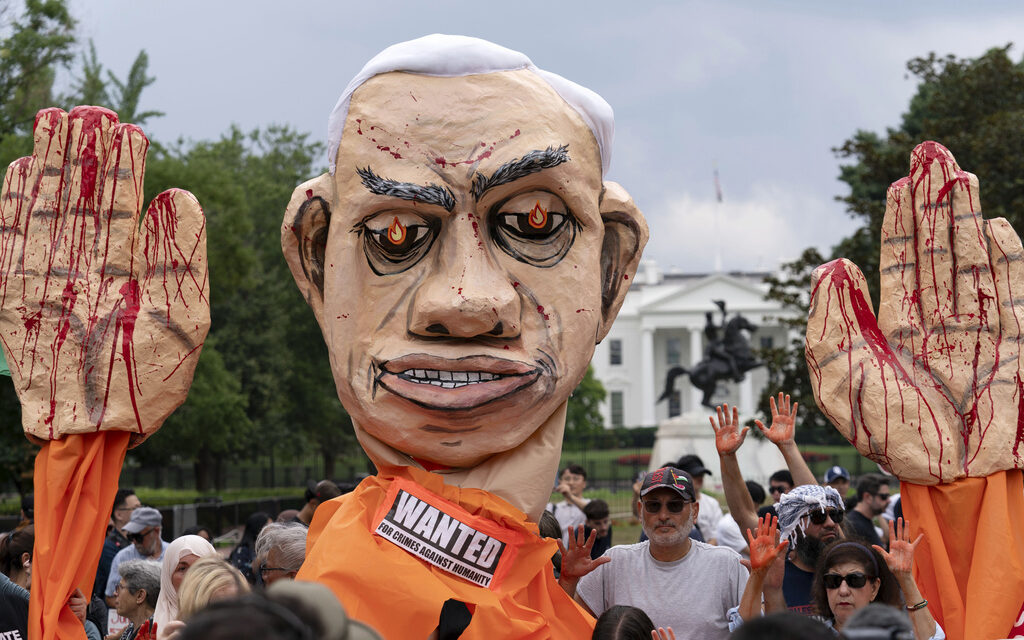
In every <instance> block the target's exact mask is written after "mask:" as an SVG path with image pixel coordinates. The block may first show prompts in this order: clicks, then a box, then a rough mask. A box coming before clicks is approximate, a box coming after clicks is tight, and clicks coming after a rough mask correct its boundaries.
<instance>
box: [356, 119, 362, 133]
mask: <svg viewBox="0 0 1024 640" xmlns="http://www.w3.org/2000/svg"><path fill="white" fill-rule="evenodd" d="M356 133H358V134H359V135H363V121H362V120H360V119H359V118H356Z"/></svg>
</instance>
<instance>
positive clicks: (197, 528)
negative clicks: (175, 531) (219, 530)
mask: <svg viewBox="0 0 1024 640" xmlns="http://www.w3.org/2000/svg"><path fill="white" fill-rule="evenodd" d="M202 531H205V532H206V535H207V537H208V538H209V539H210V540H211V541H212V540H213V532H212V531H210V527H207V526H206V525H202V524H197V525H193V526H191V527H185V530H184V531H182V532H181V535H183V536H198V535H199V533H200V532H202Z"/></svg>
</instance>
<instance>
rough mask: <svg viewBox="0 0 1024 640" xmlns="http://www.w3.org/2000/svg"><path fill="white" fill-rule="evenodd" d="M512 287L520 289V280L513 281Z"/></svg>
mask: <svg viewBox="0 0 1024 640" xmlns="http://www.w3.org/2000/svg"><path fill="white" fill-rule="evenodd" d="M512 288H513V289H518V288H519V282H518V281H516V282H513V283H512Z"/></svg>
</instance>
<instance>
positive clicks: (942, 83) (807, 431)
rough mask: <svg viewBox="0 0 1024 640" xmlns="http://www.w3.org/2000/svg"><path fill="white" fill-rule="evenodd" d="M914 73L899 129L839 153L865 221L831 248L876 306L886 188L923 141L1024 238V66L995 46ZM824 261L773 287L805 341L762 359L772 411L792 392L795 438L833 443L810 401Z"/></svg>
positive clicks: (865, 134)
mask: <svg viewBox="0 0 1024 640" xmlns="http://www.w3.org/2000/svg"><path fill="white" fill-rule="evenodd" d="M907 69H908V71H909V72H910V74H912V75H913V76H914V77H916V78H917V79H918V87H917V92H916V93H915V94H914V96H913V98H911V100H910V105H909V106H908V109H907V111H906V113H904V114H903V116H902V118H901V121H900V125H899V126H898V127H893V128H889V129H887V130H886V132H885V133H884V134H879V133H876V132H872V131H863V130H862V131H857V132H855V133H854V134H853V136H851V137H850V138H849V139H848V140H846V141H845V142H844V143H843V144H842V145H841V146H839V147H838V148H836V149H834V152H835V153H836V154H837V155H838V156H839V157H840V158H842V159H843V160H845V161H847V162H846V163H845V164H843V165H842V167H841V168H840V175H839V178H840V180H842V181H843V182H844V183H846V185H847V186H848V187H849V193H848V194H846V195H844V196H839V197H838V199H839V200H841V201H842V202H844V203H846V208H847V211H848V212H849V214H850V215H851V216H852V217H854V218H855V219H857V220H860V221H861V222H862V223H863V226H862V227H860V228H859V229H857V230H856V231H855V232H854V233H853V234H852V235H850V236H849V237H847V238H844V239H843V240H842V241H841V242H840V243H839V244H838V245H837V246H836V247H835V248H834V249H833V251H832V255H831V256H830V257H829V259H831V258H838V257H845V258H849V259H850V260H852V261H854V262H855V263H856V264H857V265H858V266H859V267H860V268H861V269H862V270H863V271H864V275H865V277H866V278H867V280H868V287H869V289H870V290H871V296H872V301H873V303H874V305H875V307H876V308H877V306H878V295H879V286H878V281H879V274H878V263H879V239H880V237H881V226H882V218H883V216H884V214H885V194H886V189H887V188H888V187H889V185H890V184H891V183H892V182H894V181H896V180H898V179H899V178H901V177H903V176H906V175H907V174H908V172H909V165H910V152H911V151H912V150H913V148H914V147H915V146H916V145H917V144H919V143H920V142H923V141H925V140H935V141H937V142H940V143H941V144H943V145H945V146H946V147H947V148H949V150H950V151H952V152H953V155H955V156H956V159H957V161H958V162H959V164H960V166H961V167H964V168H965V169H967V170H968V171H971V172H972V173H975V174H977V175H978V176H979V180H980V182H981V200H982V208H983V211H984V214H985V217H986V218H996V217H1004V218H1006V219H1007V220H1009V221H1010V223H1011V224H1013V226H1014V228H1016V229H1017V231H1018V233H1020V232H1021V230H1024V156H1022V155H1021V153H1020V150H1021V149H1022V148H1024V62H1014V61H1013V60H1012V59H1011V58H1010V46H1009V45H1007V46H1005V47H999V48H994V49H991V50H989V51H988V52H986V53H985V54H983V55H981V56H980V57H978V58H970V59H958V58H956V57H954V56H946V57H939V56H936V55H935V54H934V53H931V54H929V55H927V56H925V57H922V58H914V59H913V60H911V61H910V62H908V63H907ZM821 262H824V260H823V259H822V256H819V255H817V252H816V251H814V250H813V249H809V250H807V251H805V252H804V254H803V256H801V258H800V259H799V260H797V261H795V262H793V263H790V264H787V265H784V267H783V275H782V276H780V277H777V278H773V279H770V280H769V284H770V291H769V293H768V296H767V297H768V298H769V299H772V300H776V301H779V302H781V303H782V304H783V306H784V307H786V308H787V309H790V310H794V311H797V312H798V320H797V321H796V322H794V323H792V328H793V329H794V330H795V332H796V333H798V335H799V336H800V337H798V338H797V339H795V340H794V341H793V343H792V344H791V345H788V347H786V348H780V349H771V350H766V351H764V352H762V356H763V357H764V358H765V360H766V362H768V369H769V385H768V388H767V389H766V391H765V393H764V394H763V395H762V398H761V405H762V408H763V409H764V411H765V412H766V413H767V409H768V396H769V395H770V394H771V392H772V391H773V390H776V391H777V390H783V391H786V392H788V393H790V394H791V395H793V396H794V397H795V398H796V399H797V400H798V401H799V402H800V404H801V405H802V408H801V415H802V418H801V424H800V428H799V429H798V431H797V438H798V439H799V440H800V441H801V442H829V441H835V438H836V437H838V434H837V432H835V430H834V429H832V428H831V427H829V426H828V423H827V422H826V421H825V420H824V417H823V416H821V414H820V413H819V412H818V411H817V409H816V407H815V406H814V404H813V395H812V392H811V386H810V385H811V381H810V379H809V377H808V372H807V365H806V362H805V361H804V347H803V337H802V336H803V334H804V331H805V328H806V318H807V294H808V292H809V291H810V275H811V272H812V271H813V270H814V268H815V267H816V266H817V264H819V263H821Z"/></svg>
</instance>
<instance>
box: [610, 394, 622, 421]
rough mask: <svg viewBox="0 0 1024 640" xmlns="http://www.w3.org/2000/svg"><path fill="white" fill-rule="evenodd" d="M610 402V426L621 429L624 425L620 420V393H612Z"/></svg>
mask: <svg viewBox="0 0 1024 640" xmlns="http://www.w3.org/2000/svg"><path fill="white" fill-rule="evenodd" d="M611 402H612V426H613V427H621V426H622V425H623V423H624V421H623V419H622V392H621V391H612V393H611Z"/></svg>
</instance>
